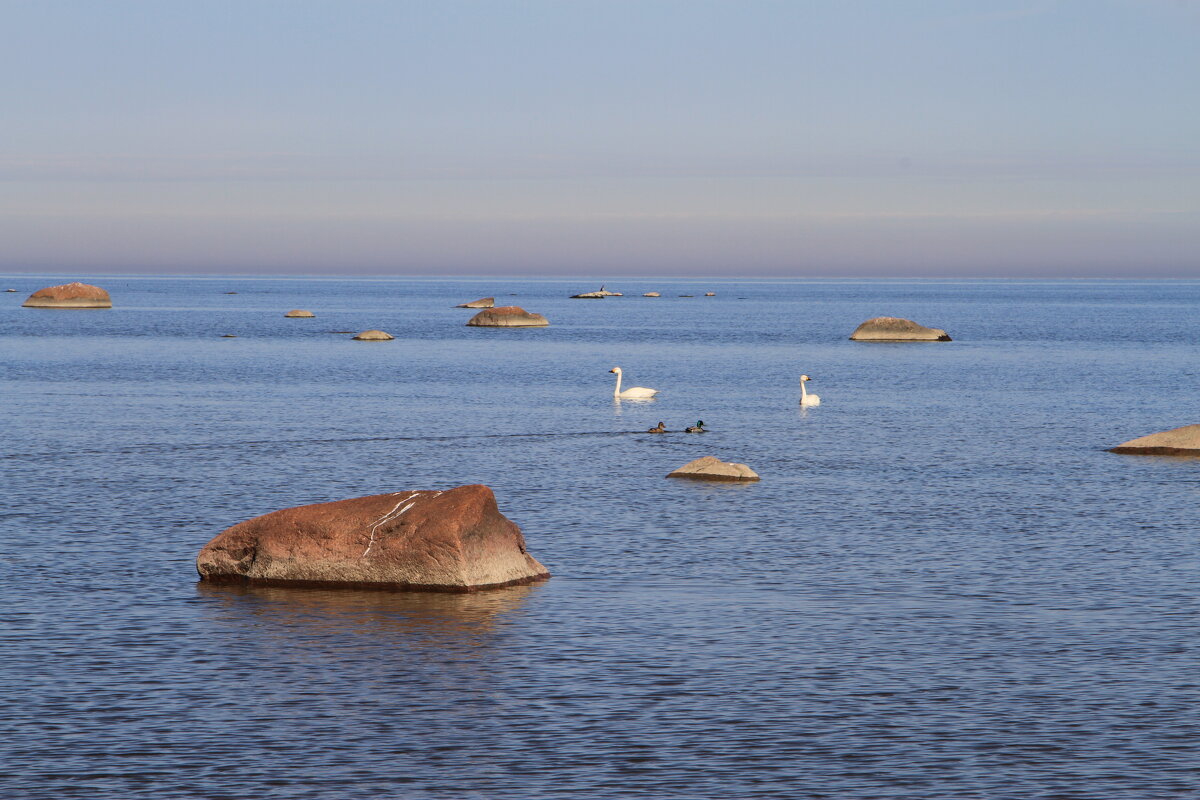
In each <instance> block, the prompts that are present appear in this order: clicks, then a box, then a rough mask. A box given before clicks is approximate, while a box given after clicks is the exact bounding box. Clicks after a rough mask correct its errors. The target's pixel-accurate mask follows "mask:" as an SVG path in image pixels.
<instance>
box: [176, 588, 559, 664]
mask: <svg viewBox="0 0 1200 800" xmlns="http://www.w3.org/2000/svg"><path fill="white" fill-rule="evenodd" d="M196 589H197V592H198V593H199V595H200V596H201V597H204V598H206V599H208V600H213V601H216V602H215V603H212V604H210V605H211V607H212V608H213V609H214V613H215V614H216V615H217V616H218V617H220V620H219V621H220V622H222V623H224V624H227V625H240V626H246V627H248V628H252V629H264V628H265V629H266V631H265V635H266V637H267V638H284V639H292V638H295V637H296V636H300V637H306V638H316V639H322V638H326V637H337V638H338V639H343V640H344V639H345V638H346V637H368V638H369V642H368V643H366V644H367V646H370V647H378V646H379V645H380V643H381V642H386V643H388V644H389V645H397V644H402V645H403V646H404V647H405V648H409V649H412V648H424V647H433V648H444V647H457V646H464V645H466V646H470V647H478V646H484V645H486V644H487V641H488V639H489V638H490V637H491V636H492V635H493V634H495V633H496V632H497V631H498V630H499V629H500V628H502V627H503V626H504V624H505V617H506V616H507V615H509V614H513V613H516V612H518V611H519V610H520V608H521V606H522V605H523V604H524V602H525V600H526V599H527V598H528V597H529V596H530V594H531V593H532V592H535V591H537V585H536V584H530V585H524V586H510V587H506V588H503V589H495V590H491V591H484V592H470V593H466V594H462V593H450V592H374V591H359V590H352V589H347V590H338V589H299V588H281V587H270V586H227V585H213V584H208V583H200V584H197V587H196ZM341 644H351V645H353V642H345V641H343V642H341Z"/></svg>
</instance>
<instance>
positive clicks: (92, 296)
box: [22, 282, 112, 308]
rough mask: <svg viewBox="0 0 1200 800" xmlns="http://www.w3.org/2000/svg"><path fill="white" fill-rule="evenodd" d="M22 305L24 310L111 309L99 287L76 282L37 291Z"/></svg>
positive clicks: (106, 293) (108, 300)
mask: <svg viewBox="0 0 1200 800" xmlns="http://www.w3.org/2000/svg"><path fill="white" fill-rule="evenodd" d="M22 305H23V306H25V307H26V308H112V298H111V297H109V296H108V292H106V291H104V290H103V289H101V288H100V287H99V286H92V285H91V284H89V283H78V282H76V283H64V284H62V285H61V286H50V287H47V288H45V289H38V290H37V291H36V292H34V293H33V294H31V295H29V298H28V299H27V300H26V301H25V302H24V303H22Z"/></svg>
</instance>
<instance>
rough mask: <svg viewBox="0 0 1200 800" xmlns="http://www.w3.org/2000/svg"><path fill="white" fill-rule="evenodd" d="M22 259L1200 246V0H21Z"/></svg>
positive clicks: (1197, 260) (14, 118)
mask: <svg viewBox="0 0 1200 800" xmlns="http://www.w3.org/2000/svg"><path fill="white" fill-rule="evenodd" d="M0 41H2V44H3V46H2V47H0V98H2V99H3V104H4V111H3V117H2V118H0V119H2V122H0V243H2V244H0V270H4V271H9V272H39V271H40V272H56V273H59V272H71V271H76V272H85V273H86V272H101V273H103V272H148V273H173V272H217V273H238V272H244V273H254V274H265V273H297V274H299V273H307V274H348V275H349V274H412V275H432V274H476V275H478V274H509V275H575V274H578V275H602V276H617V275H663V276H666V275H675V274H679V275H730V276H739V275H759V276H807V275H812V276H838V275H856V276H857V275H863V276H873V275H879V276H944V275H945V276H972V275H984V276H1001V277H1003V276H1013V277H1023V276H1031V275H1035V276H1036V275H1046V276H1131V277H1135V276H1136V277H1140V276H1148V275H1161V276H1197V277H1200V89H1198V87H1200V2H1198V1H1197V0H1087V1H1086V2H1083V1H1077V2H1071V1H1069V0H1061V1H1058V2H1056V1H1054V0H1042V1H1036V0H1012V1H1011V2H1005V1H1004V0H995V1H994V2H984V1H983V0H979V1H978V2H967V1H966V0H912V1H911V2H905V1H902V0H876V1H874V2H865V1H863V2H859V1H858V0H828V1H827V2H805V1H804V0H794V1H793V2H756V1H755V0H738V1H737V2H704V0H687V1H686V2H684V1H682V0H681V1H680V2H662V1H661V0H642V1H641V2H623V1H622V0H604V2H588V1H586V0H579V1H578V2H576V1H574V0H554V1H551V0H544V1H539V2H533V1H532V0H530V1H529V2H516V1H515V0H491V1H490V2H487V1H484V0H480V1H479V2H454V1H453V0H438V1H437V2H434V1H433V0H431V1H430V2H420V3H418V2H402V1H400V0H393V1H391V2H354V1H353V0H343V2H310V1H307V0H286V1H281V2H265V1H264V2H256V1H255V0H237V2H225V1H224V0H202V1H201V0H188V1H186V2H184V1H182V0H181V1H180V2H172V1H171V0H154V1H149V0H148V1H146V2H128V1H127V0H105V2H67V1H66V0H0Z"/></svg>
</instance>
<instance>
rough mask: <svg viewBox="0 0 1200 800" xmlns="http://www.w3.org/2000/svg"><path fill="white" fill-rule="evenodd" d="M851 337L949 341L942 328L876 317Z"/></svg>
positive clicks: (855, 339) (873, 340)
mask: <svg viewBox="0 0 1200 800" xmlns="http://www.w3.org/2000/svg"><path fill="white" fill-rule="evenodd" d="M850 338H851V339H852V340H854V341H856V342H949V341H951V339H950V337H949V336H948V335H947V334H946V332H945V331H944V330H942V329H941V328H926V327H925V326H924V325H919V324H917V323H916V322H913V321H912V320H911V319H901V318H900V317H875V318H874V319H869V320H867V321H866V322H864V323H863V324H862V325H859V326H858V327H857V328H855V329H854V333H852V334H850Z"/></svg>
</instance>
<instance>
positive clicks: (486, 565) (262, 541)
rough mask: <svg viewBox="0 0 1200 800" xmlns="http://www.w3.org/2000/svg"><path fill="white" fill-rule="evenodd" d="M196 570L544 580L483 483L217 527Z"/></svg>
mask: <svg viewBox="0 0 1200 800" xmlns="http://www.w3.org/2000/svg"><path fill="white" fill-rule="evenodd" d="M196 570H197V571H198V572H199V573H200V580H202V581H209V582H213V583H250V584H265V585H278V586H328V587H345V588H356V589H362V588H374V589H413V590H428V591H450V592H470V591H474V590H476V589H489V588H494V587H499V586H510V585H513V584H519V583H530V582H532V581H535V580H539V579H542V578H548V577H550V573H549V572H548V571H547V570H546V568H545V567H544V566H542V564H540V563H539V562H538V561H537V559H535V558H533V557H532V556H530V555H529V554H528V553H526V552H525V538H524V536H522V535H521V529H520V528H518V527H517V525H516V524H515V523H514V522H512V521H511V520H509V519H508V518H506V517H505V516H504V515H503V514H501V513H500V511H499V509H498V508H497V507H496V497H495V495H493V494H492V490H491V489H489V488H488V487H486V486H482V485H472V486H459V487H458V488H456V489H450V490H448V491H441V492H437V491H426V490H416V491H405V492H392V493H391V494H377V495H371V496H369V497H356V498H354V499H351V500H337V501H334V502H332V503H318V504H316V505H308V506H297V507H296V508H286V509H283V510H282V511H274V512H271V513H270V514H264V515H263V516H261V517H255V518H254V519H251V520H247V521H246V522H242V523H239V524H237V525H234V526H233V527H232V528H229V529H227V530H225V531H223V532H222V533H220V534H218V535H217V536H216V538H214V539H213V540H212V541H211V542H209V543H208V544H206V545H205V546H204V548H203V549H202V550H201V551H200V555H199V556H198V557H197V559H196Z"/></svg>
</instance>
